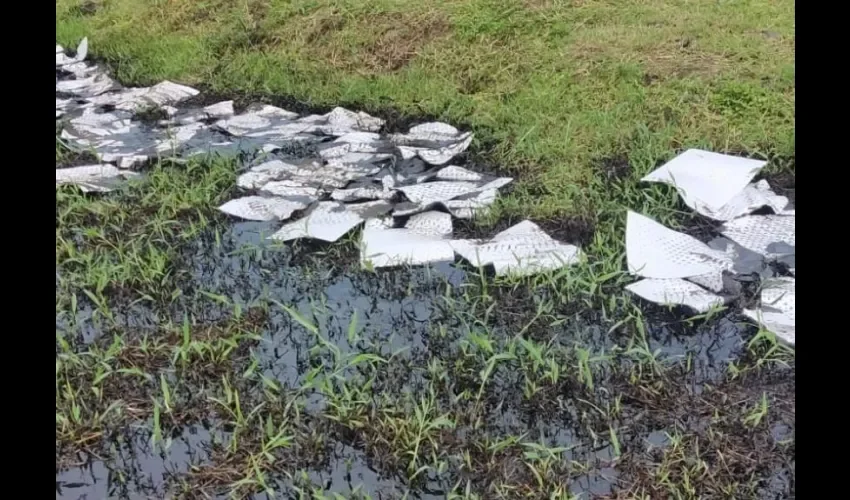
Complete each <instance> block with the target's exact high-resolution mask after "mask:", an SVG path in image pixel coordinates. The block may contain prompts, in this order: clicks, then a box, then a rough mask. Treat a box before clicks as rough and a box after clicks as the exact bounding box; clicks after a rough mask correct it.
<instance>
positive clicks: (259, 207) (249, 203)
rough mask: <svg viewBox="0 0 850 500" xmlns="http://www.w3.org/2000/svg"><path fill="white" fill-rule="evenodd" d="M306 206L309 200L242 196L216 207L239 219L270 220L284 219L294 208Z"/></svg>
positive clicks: (301, 208)
mask: <svg viewBox="0 0 850 500" xmlns="http://www.w3.org/2000/svg"><path fill="white" fill-rule="evenodd" d="M308 206H309V202H307V201H305V200H299V199H286V198H266V197H263V196H244V197H242V198H235V199H233V200H230V201H228V202H227V203H225V204H224V205H222V206H220V207H218V209H219V210H221V211H222V212H224V213H226V214H228V215H232V216H234V217H239V218H240V219H246V220H255V221H271V220H286V219H288V218H289V217H291V216H292V213H293V212H295V211H296V210H304V209H305V208H307V207H308Z"/></svg>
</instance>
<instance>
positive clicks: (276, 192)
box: [260, 180, 321, 203]
mask: <svg viewBox="0 0 850 500" xmlns="http://www.w3.org/2000/svg"><path fill="white" fill-rule="evenodd" d="M260 193H263V194H267V195H269V196H275V197H281V198H298V199H304V200H309V202H311V203H312V202H314V201H317V200H318V199H319V196H320V194H321V192H320V191H319V188H316V187H311V186H304V185H302V184H301V183H300V182H296V181H291V180H283V181H270V182H267V183H265V184H264V185H263V187H262V188H260Z"/></svg>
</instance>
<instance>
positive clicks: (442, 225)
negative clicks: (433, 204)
mask: <svg viewBox="0 0 850 500" xmlns="http://www.w3.org/2000/svg"><path fill="white" fill-rule="evenodd" d="M404 227H405V229H407V230H409V231H410V232H413V233H417V234H421V235H423V236H429V237H434V238H445V237H447V236H450V235H451V234H452V216H451V214H447V213H444V212H437V211H436V210H431V211H428V212H422V213H418V214H416V215H413V216H411V217H410V219H408V220H407V223H406V224H405V225H404Z"/></svg>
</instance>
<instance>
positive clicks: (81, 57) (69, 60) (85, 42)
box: [56, 37, 89, 66]
mask: <svg viewBox="0 0 850 500" xmlns="http://www.w3.org/2000/svg"><path fill="white" fill-rule="evenodd" d="M76 52H77V53H76V55H75V56H74V57H68V56H67V55H65V50H64V49H63V48H62V46H61V45H57V46H56V66H69V65H72V64H76V63H80V62H83V61H85V59H86V56H88V53H89V39H88V37H85V38H83V39H82V40H81V41H80V44H79V45H77V50H76Z"/></svg>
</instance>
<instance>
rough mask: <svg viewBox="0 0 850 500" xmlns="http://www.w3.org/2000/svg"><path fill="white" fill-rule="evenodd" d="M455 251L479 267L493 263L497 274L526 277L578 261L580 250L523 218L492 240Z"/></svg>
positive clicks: (464, 246)
mask: <svg viewBox="0 0 850 500" xmlns="http://www.w3.org/2000/svg"><path fill="white" fill-rule="evenodd" d="M455 251H456V252H457V253H458V254H460V255H461V256H462V257H463V258H465V259H466V260H468V261H469V262H470V263H471V264H472V265H474V266H476V267H483V266H486V265H489V264H492V265H493V268H494V270H495V271H496V274H497V275H503V274H512V275H516V276H527V275H531V274H535V273H539V272H543V271H548V270H553V269H559V268H561V267H564V266H569V265H572V264H574V263H576V262H578V260H579V258H580V257H581V251H580V250H579V248H578V247H576V246H574V245H567V244H564V243H560V242H558V241H556V240H554V239H553V238H552V237H550V236H549V235H547V234H546V233H545V232H544V231H543V230H542V229H540V227H539V226H537V224H534V223H533V222H531V221H523V222H521V223H519V224H517V225H515V226H513V227H511V228H509V229H507V230H505V231H502V232H501V233H499V234H497V235H496V236H494V237H493V238H492V239H491V240H490V241H485V242H483V243H477V244H467V245H461V246H458V247H456V248H455Z"/></svg>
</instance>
